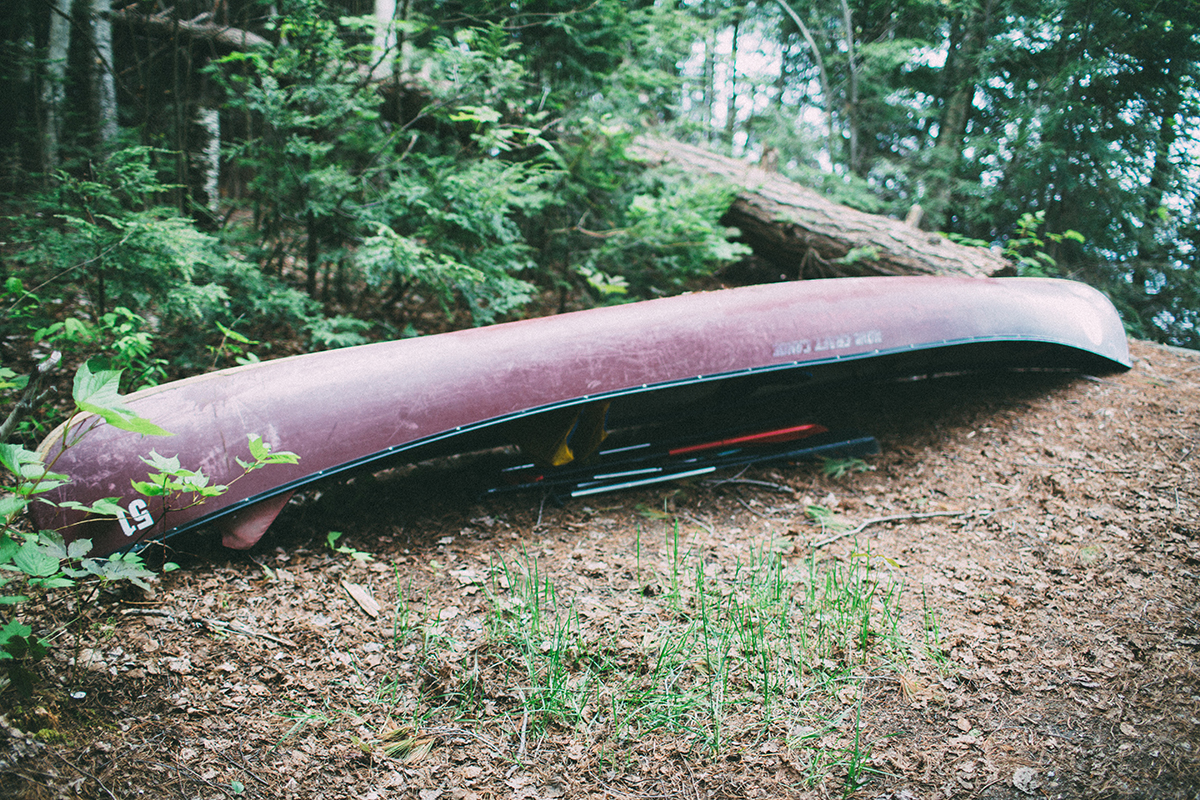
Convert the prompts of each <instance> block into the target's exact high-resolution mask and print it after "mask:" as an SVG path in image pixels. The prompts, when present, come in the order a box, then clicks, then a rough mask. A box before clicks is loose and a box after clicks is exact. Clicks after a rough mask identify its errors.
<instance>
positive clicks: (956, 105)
mask: <svg viewBox="0 0 1200 800" xmlns="http://www.w3.org/2000/svg"><path fill="white" fill-rule="evenodd" d="M993 2H994V0H977V2H976V3H975V5H974V8H972V9H971V12H970V16H969V17H968V18H967V21H966V26H967V27H966V30H965V31H964V32H963V35H962V39H961V42H960V44H959V45H958V46H957V47H954V46H953V43H952V45H951V51H950V54H949V56H948V57H947V60H946V67H945V74H946V97H945V101H944V105H943V107H942V114H941V118H940V120H939V121H938V133H937V139H935V140H934V145H933V157H932V159H931V163H930V165H929V172H928V176H927V177H928V181H929V187H930V188H929V191H928V192H927V193H926V195H925V197H924V199H923V201H922V206H923V207H924V208H925V211H926V214H925V219H926V220H927V221H928V223H929V227H930V228H932V229H933V230H940V229H941V228H943V227H945V226H946V223H947V221H948V218H949V216H950V214H951V208H950V203H951V196H952V194H953V192H954V177H955V171H956V169H957V167H958V162H959V160H960V159H961V157H962V147H963V142H964V141H965V139H966V135H967V123H968V122H969V121H970V118H971V107H972V104H973V103H974V102H975V84H976V82H977V81H978V80H979V60H980V57H981V55H982V54H983V47H984V44H985V43H986V42H987V27H988V22H989V20H990V18H991V13H992V3H993Z"/></svg>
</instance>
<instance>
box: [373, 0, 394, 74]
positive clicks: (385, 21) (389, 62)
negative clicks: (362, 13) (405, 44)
mask: <svg viewBox="0 0 1200 800" xmlns="http://www.w3.org/2000/svg"><path fill="white" fill-rule="evenodd" d="M395 21H396V0H375V36H374V39H373V41H372V44H373V45H374V47H375V55H374V60H375V64H376V65H377V66H376V67H375V70H374V73H375V77H376V78H377V79H379V80H383V79H387V78H391V77H393V76H394V75H395V74H396V62H397V56H398V55H399V54H398V53H397V52H396V44H397V41H396V24H395Z"/></svg>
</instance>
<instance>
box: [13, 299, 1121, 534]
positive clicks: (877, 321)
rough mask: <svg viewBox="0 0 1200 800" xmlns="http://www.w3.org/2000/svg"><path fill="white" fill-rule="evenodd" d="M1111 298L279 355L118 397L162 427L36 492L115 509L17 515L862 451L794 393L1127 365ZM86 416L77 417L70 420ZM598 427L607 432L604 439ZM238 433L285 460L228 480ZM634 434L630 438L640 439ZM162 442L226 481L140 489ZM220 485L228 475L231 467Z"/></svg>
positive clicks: (678, 306)
mask: <svg viewBox="0 0 1200 800" xmlns="http://www.w3.org/2000/svg"><path fill="white" fill-rule="evenodd" d="M1129 366H1130V362H1129V352H1128V348H1127V344H1126V341H1125V335H1124V330H1123V328H1122V326H1121V322H1120V320H1119V318H1118V316H1117V314H1116V311H1115V310H1114V309H1113V307H1112V304H1111V303H1109V301H1108V300H1107V299H1106V298H1105V297H1104V296H1103V295H1101V294H1100V293H1099V292H1096V291H1095V290H1093V289H1091V288H1089V287H1087V286H1084V285H1082V284H1078V283H1074V282H1071V281H1061V280H1049V279H1033V278H1001V279H972V278H935V277H897V278H839V279H832V280H815V281H800V282H794V283H783V284H769V285H764V286H751V287H745V288H740V289H726V290H721V291H716V292H706V293H698V294H692V295H683V296H679V297H672V298H664V299H660V300H650V301H646V302H641V303H631V304H628V305H623V306H611V307H605V308H598V309H592V310H589V311H580V312H575V313H570V314H562V315H559V316H554V317H544V318H539V319H529V320H522V321H519V322H511V323H504V324H501V325H494V326H491V327H488V328H477V329H472V330H465V331H456V332H452V333H445V334H439V335H435V336H428V337H421V338H416V339H407V340H401V341H395V342H382V343H379V344H371V345H363V346H360V347H353V348H347V349H344V350H333V351H325V352H320V353H312V354H308V355H302V356H293V357H290V358H282V359H278V360H276V361H268V362H263V363H258V364H252V365H247V366H243V367H236V368H233V369H228V370H222V371H220V372H214V373H210V374H206V375H200V376H196V377H193V378H187V379H185V380H181V381H176V382H174V383H169V384H164V385H162V386H157V387H153V388H150V389H145V390H142V391H140V392H136V393H134V394H131V395H129V396H128V397H127V398H126V404H127V405H128V406H129V408H131V409H133V410H134V411H135V412H136V413H137V414H138V415H139V416H142V417H145V418H147V419H149V420H151V421H153V422H155V423H156V424H158V425H160V426H161V427H163V428H165V429H167V430H168V431H171V432H172V433H173V434H174V435H173V436H171V437H169V438H150V437H144V436H141V435H138V434H134V433H129V432H126V431H122V430H119V429H117V428H114V427H112V426H110V425H106V424H103V423H100V424H96V425H95V427H94V428H93V429H92V430H91V431H90V432H89V433H88V434H87V436H85V437H83V438H82V439H81V440H80V441H78V442H77V443H74V444H72V445H71V446H70V447H69V448H67V449H66V450H65V451H62V452H61V453H60V452H59V451H60V450H61V449H62V448H61V445H62V438H61V433H60V432H55V433H52V434H51V435H50V436H49V437H48V438H47V440H46V441H45V442H43V444H42V451H43V453H45V455H46V457H47V460H48V462H49V460H53V459H56V460H55V462H54V469H55V471H56V472H60V473H65V474H66V475H68V476H70V477H71V479H72V482H71V483H70V484H67V485H65V486H63V487H60V488H59V489H57V490H56V491H55V492H54V493H48V494H47V495H46V497H47V498H48V499H49V500H52V501H54V502H56V503H62V502H65V501H77V502H79V503H83V504H91V503H94V502H95V501H97V500H99V499H102V498H109V497H116V498H118V503H119V505H120V506H121V508H122V509H124V515H123V517H122V518H120V519H112V518H107V517H106V518H90V519H86V524H80V523H83V522H85V519H84V517H83V515H82V514H80V513H79V512H76V511H71V510H69V509H63V508H61V507H57V506H53V505H49V504H41V503H38V504H34V505H33V506H32V508H33V515H34V522H35V523H36V524H37V525H38V526H39V527H40V528H42V529H58V530H60V531H61V532H62V533H63V535H64V538H66V539H68V540H70V539H72V538H85V537H86V538H91V539H92V541H93V551H92V554H93V555H104V554H107V553H112V552H116V551H118V550H125V549H129V548H132V547H137V546H140V545H142V544H144V543H146V542H149V541H152V540H160V539H163V538H165V537H167V536H170V535H174V534H177V533H180V532H182V531H185V530H189V529H192V528H195V527H197V526H200V525H210V524H211V525H212V526H213V527H215V528H217V529H218V530H220V532H221V534H222V537H223V540H224V541H225V543H226V544H228V545H230V546H233V547H241V548H245V547H250V546H252V545H253V544H254V543H255V542H256V541H257V540H258V539H259V537H261V536H262V534H263V533H264V532H265V531H266V530H267V528H268V527H269V525H270V524H271V521H272V520H274V518H275V516H276V515H277V514H278V513H279V511H280V510H281V509H282V508H283V506H284V505H285V504H286V503H287V500H288V498H289V497H291V495H292V493H293V492H295V491H296V490H297V489H299V488H301V487H303V486H305V485H307V484H310V483H313V482H315V481H318V480H321V479H324V478H328V477H331V476H334V475H339V474H345V473H347V472H349V471H351V470H360V469H368V470H369V469H375V470H378V469H382V468H384V467H386V466H389V465H390V464H391V463H394V462H404V463H415V462H418V461H423V460H426V459H430V458H436V457H442V456H449V455H455V454H460V453H470V452H475V451H484V450H490V449H494V448H500V447H507V446H512V445H520V446H521V447H522V452H524V453H525V454H526V455H527V457H528V459H529V460H530V461H532V462H533V463H532V464H529V465H516V467H517V468H515V469H513V470H512V471H511V472H510V473H509V474H507V475H506V476H505V479H506V481H507V482H506V483H504V482H502V483H500V484H498V485H497V486H496V487H494V488H493V490H492V491H495V492H501V491H512V490H515V489H522V488H524V489H528V488H547V489H550V488H551V487H553V490H554V491H556V492H558V493H560V494H562V495H565V496H577V497H580V496H587V495H589V494H592V493H596V492H600V491H612V490H615V489H620V488H627V487H632V486H639V485H647V484H649V483H653V482H658V481H662V480H672V479H677V478H682V477H687V476H689V475H699V474H706V473H708V472H711V471H713V470H715V469H717V468H719V467H723V466H733V465H738V464H745V463H751V462H753V461H757V460H763V459H771V458H776V459H797V458H806V457H815V456H820V455H830V454H836V455H861V454H863V453H868V452H872V448H873V447H874V446H875V445H874V440H872V439H871V438H870V437H869V436H863V435H861V434H857V433H854V432H830V431H825V430H823V429H818V428H819V426H816V425H815V423H813V422H812V421H810V420H804V419H803V412H802V410H798V409H796V407H795V397H796V393H797V391H798V390H800V389H803V390H804V391H813V389H814V387H821V386H823V385H825V384H829V383H834V382H840V381H846V380H851V379H861V378H869V379H888V378H897V377H906V376H913V375H930V374H938V373H950V372H962V371H980V370H1003V369H1058V370H1076V371H1083V372H1090V373H1103V372H1112V371H1117V370H1124V369H1128V368H1129ZM89 424H90V423H89ZM610 433H611V435H610ZM249 435H258V436H261V437H262V439H263V441H264V442H265V443H266V444H267V445H269V446H270V447H271V448H272V449H274V450H289V451H292V452H295V453H297V454H298V455H299V456H300V460H299V463H298V464H278V465H271V466H269V467H267V468H264V469H260V470H256V471H254V472H250V473H247V474H245V475H243V470H242V467H241V466H240V465H239V463H238V460H237V459H238V457H239V456H242V457H244V456H245V455H246V451H245V448H246V441H247V437H248V436H249ZM639 437H640V438H639ZM151 450H155V451H156V452H158V453H159V454H161V455H163V456H166V457H172V456H175V457H178V458H179V461H180V463H181V464H182V465H183V466H184V467H186V468H188V469H194V470H200V471H202V472H203V473H204V474H205V475H206V476H208V478H209V479H210V480H211V481H212V482H213V483H218V484H230V488H229V490H228V491H227V492H226V493H225V494H223V495H221V496H219V497H215V498H209V499H207V500H206V501H205V502H203V503H200V504H194V505H190V504H188V503H186V502H184V503H179V502H177V501H176V503H175V506H172V505H168V503H169V502H171V501H170V500H164V499H163V498H146V497H142V496H140V495H138V494H137V493H136V492H135V491H133V489H132V485H131V482H132V481H138V480H145V477H146V472H147V469H146V464H145V463H144V462H143V461H142V460H141V457H143V456H146V455H148V454H149V452H150V451H151ZM235 479H236V480H235Z"/></svg>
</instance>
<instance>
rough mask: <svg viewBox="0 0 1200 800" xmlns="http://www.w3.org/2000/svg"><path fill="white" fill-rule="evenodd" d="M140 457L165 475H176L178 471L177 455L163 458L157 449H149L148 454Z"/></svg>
mask: <svg viewBox="0 0 1200 800" xmlns="http://www.w3.org/2000/svg"><path fill="white" fill-rule="evenodd" d="M141 458H142V461H144V462H146V463H147V464H149V465H150V466H151V467H153V468H154V469H156V470H158V471H159V472H162V473H165V474H167V475H176V474H178V473H179V470H180V466H179V457H178V456H172V457H171V458H164V457H163V456H160V455H159V454H158V452H157V451H155V450H151V451H150V455H149V456H142V457H141Z"/></svg>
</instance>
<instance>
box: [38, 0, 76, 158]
mask: <svg viewBox="0 0 1200 800" xmlns="http://www.w3.org/2000/svg"><path fill="white" fill-rule="evenodd" d="M70 46H71V0H50V31H49V38H48V39H47V43H46V64H45V66H44V68H43V69H42V86H41V101H42V114H41V117H42V159H41V161H42V172H44V173H45V174H46V175H47V176H51V175H53V174H54V173H55V171H57V170H58V162H59V148H60V147H61V145H62V136H63V106H64V104H65V102H66V80H67V51H68V50H69V49H70Z"/></svg>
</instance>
